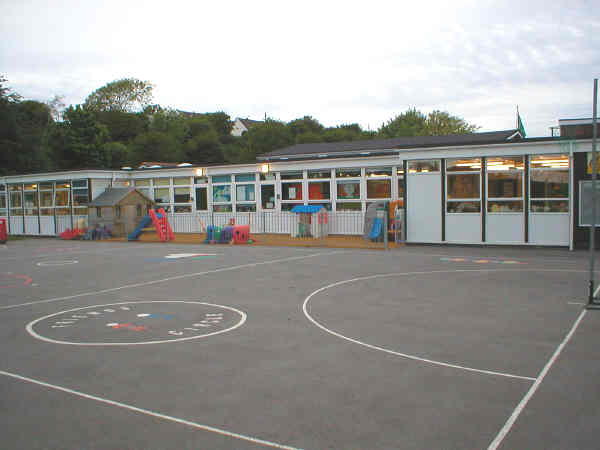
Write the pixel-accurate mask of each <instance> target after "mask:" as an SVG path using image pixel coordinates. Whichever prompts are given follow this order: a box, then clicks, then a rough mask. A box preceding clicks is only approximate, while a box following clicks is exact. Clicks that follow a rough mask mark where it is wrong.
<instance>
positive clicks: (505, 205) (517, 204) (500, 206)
mask: <svg viewBox="0 0 600 450" xmlns="http://www.w3.org/2000/svg"><path fill="white" fill-rule="evenodd" d="M522 211H523V201H522V200H517V201H506V200H497V201H488V212H491V213H496V212H522Z"/></svg>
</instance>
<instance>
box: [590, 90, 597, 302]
mask: <svg viewBox="0 0 600 450" xmlns="http://www.w3.org/2000/svg"><path fill="white" fill-rule="evenodd" d="M597 103H598V78H594V104H593V116H592V223H591V225H590V292H589V298H588V304H589V305H591V304H592V303H594V251H595V247H596V245H595V242H594V238H595V234H596V213H597V211H596V178H597V175H598V155H597V154H596V138H597V130H596V127H597V125H596V123H597V106H596V105H597Z"/></svg>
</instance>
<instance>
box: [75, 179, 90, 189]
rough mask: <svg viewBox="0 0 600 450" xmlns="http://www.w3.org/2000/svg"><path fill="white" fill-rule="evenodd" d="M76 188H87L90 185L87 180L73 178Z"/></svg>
mask: <svg viewBox="0 0 600 450" xmlns="http://www.w3.org/2000/svg"><path fill="white" fill-rule="evenodd" d="M73 187H74V188H86V187H88V183H87V180H73Z"/></svg>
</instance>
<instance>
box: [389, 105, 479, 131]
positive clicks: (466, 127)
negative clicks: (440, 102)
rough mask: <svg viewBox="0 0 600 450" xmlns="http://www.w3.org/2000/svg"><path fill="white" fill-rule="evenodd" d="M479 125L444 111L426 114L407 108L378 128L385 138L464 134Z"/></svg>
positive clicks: (474, 129) (475, 129)
mask: <svg viewBox="0 0 600 450" xmlns="http://www.w3.org/2000/svg"><path fill="white" fill-rule="evenodd" d="M478 128H479V127H478V126H476V125H471V124H468V123H467V122H465V121H464V120H463V119H461V118H459V117H456V116H451V115H450V114H449V113H448V112H445V111H432V112H430V113H429V114H428V115H427V116H426V115H425V114H423V113H422V112H421V111H418V110H417V109H415V108H412V109H409V110H408V111H406V112H405V113H402V114H400V115H398V116H396V117H394V118H393V119H390V120H388V121H387V122H386V123H385V124H383V125H382V126H381V128H379V130H378V135H379V136H381V137H385V138H394V137H408V136H442V135H447V134H466V133H473V132H475V131H477V129H478Z"/></svg>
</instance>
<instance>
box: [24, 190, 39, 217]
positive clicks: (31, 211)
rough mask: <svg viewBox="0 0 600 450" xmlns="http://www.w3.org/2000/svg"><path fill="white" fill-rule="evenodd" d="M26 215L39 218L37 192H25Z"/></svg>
mask: <svg viewBox="0 0 600 450" xmlns="http://www.w3.org/2000/svg"><path fill="white" fill-rule="evenodd" d="M24 197H25V203H24V205H25V215H27V216H37V213H38V212H37V211H38V209H37V208H38V196H37V192H27V191H26V192H25V196H24Z"/></svg>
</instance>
